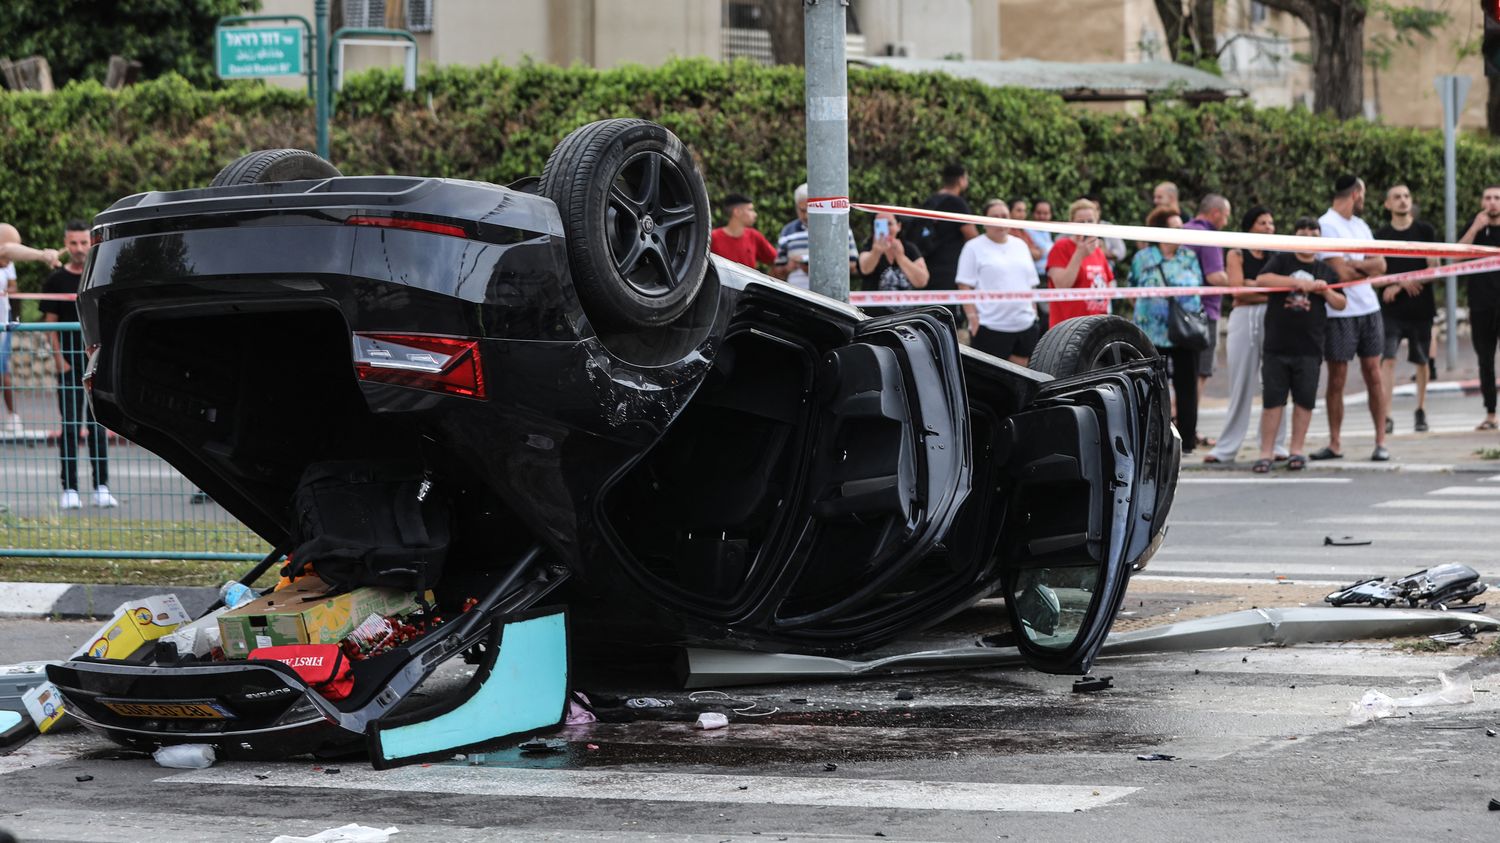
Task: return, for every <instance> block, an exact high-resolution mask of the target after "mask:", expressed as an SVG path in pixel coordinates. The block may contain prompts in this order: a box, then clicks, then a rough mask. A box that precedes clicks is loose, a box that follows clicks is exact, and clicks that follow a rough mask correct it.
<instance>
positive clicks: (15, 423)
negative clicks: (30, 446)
mask: <svg viewBox="0 0 1500 843" xmlns="http://www.w3.org/2000/svg"><path fill="white" fill-rule="evenodd" d="M5 435H6V436H13V437H15V438H17V439H20V438H22V437H24V436H25V435H26V426H25V425H23V424H21V416H20V415H18V414H16V413H11V414H10V418H9V419H6V421H5Z"/></svg>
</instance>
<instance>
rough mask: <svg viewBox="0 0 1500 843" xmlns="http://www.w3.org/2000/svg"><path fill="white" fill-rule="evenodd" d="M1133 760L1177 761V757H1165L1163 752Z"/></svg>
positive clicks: (1139, 756) (1138, 756)
mask: <svg viewBox="0 0 1500 843" xmlns="http://www.w3.org/2000/svg"><path fill="white" fill-rule="evenodd" d="M1135 760H1137V761H1176V760H1177V756H1175V755H1167V754H1166V753H1164V752H1153V753H1151V754H1150V755H1137V756H1136V757H1135Z"/></svg>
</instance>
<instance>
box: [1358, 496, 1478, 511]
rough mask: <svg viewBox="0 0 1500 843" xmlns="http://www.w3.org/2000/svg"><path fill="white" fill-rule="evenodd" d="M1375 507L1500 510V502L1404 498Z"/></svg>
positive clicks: (1381, 503) (1383, 502) (1384, 502)
mask: <svg viewBox="0 0 1500 843" xmlns="http://www.w3.org/2000/svg"><path fill="white" fill-rule="evenodd" d="M1374 506H1375V508H1376V509H1500V501H1465V500H1441V501H1435V500H1430V499H1427V498H1402V499H1398V500H1393V501H1381V502H1380V503H1377V504H1375V505H1374Z"/></svg>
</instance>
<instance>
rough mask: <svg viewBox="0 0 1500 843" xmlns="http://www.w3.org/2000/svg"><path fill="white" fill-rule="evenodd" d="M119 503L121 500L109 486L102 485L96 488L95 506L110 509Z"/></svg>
mask: <svg viewBox="0 0 1500 843" xmlns="http://www.w3.org/2000/svg"><path fill="white" fill-rule="evenodd" d="M119 505H120V502H119V501H117V500H115V496H114V495H111V494H110V493H109V487H108V486H103V485H101V486H99V487H98V488H96V489H95V490H94V506H97V507H100V508H102V509H109V508H111V507H116V506H119Z"/></svg>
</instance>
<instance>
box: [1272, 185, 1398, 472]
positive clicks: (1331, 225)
mask: <svg viewBox="0 0 1500 843" xmlns="http://www.w3.org/2000/svg"><path fill="white" fill-rule="evenodd" d="M1333 190H1334V193H1333V203H1332V207H1330V208H1329V209H1328V211H1327V212H1325V213H1324V214H1323V216H1322V217H1319V218H1318V223H1319V224H1320V225H1321V227H1322V231H1323V236H1325V237H1339V238H1353V239H1358V240H1370V239H1372V238H1373V237H1374V235H1373V234H1371V233H1370V227H1369V226H1368V225H1366V224H1365V221H1364V220H1362V219H1360V218H1359V214H1360V213H1361V212H1363V211H1364V209H1365V183H1364V182H1363V181H1360V179H1359V178H1358V177H1357V176H1352V175H1344V176H1339V177H1338V179H1337V180H1336V181H1335V182H1334V183H1333ZM1318 257H1319V258H1320V259H1321V260H1323V261H1324V262H1325V263H1327V264H1328V266H1329V268H1331V269H1332V270H1333V271H1334V272H1337V273H1338V276H1339V280H1340V281H1356V280H1358V279H1361V278H1369V277H1372V276H1375V275H1380V274H1381V273H1383V272H1385V258H1383V257H1381V256H1380V255H1370V256H1368V257H1366V256H1365V255H1363V254H1358V253H1356V254H1333V253H1325V254H1321V255H1319V256H1318ZM1343 293H1344V298H1345V299H1346V300H1347V302H1348V304H1347V305H1346V306H1345V307H1343V308H1342V309H1335V310H1334V312H1333V313H1330V314H1328V320H1329V321H1328V327H1327V336H1326V339H1325V342H1326V347H1325V348H1324V349H1323V356H1324V358H1325V359H1326V360H1327V361H1328V396H1327V397H1328V445H1327V447H1325V448H1323V449H1322V450H1321V451H1318V452H1317V453H1316V454H1313V455H1312V458H1313V459H1315V460H1336V459H1342V458H1343V456H1344V449H1343V444H1344V443H1343V440H1342V439H1341V438H1340V437H1341V434H1342V432H1343V431H1342V428H1343V424H1344V384H1345V383H1346V382H1347V381H1348V379H1349V360H1350V359H1351V358H1353V357H1356V356H1357V357H1359V370H1360V374H1361V375H1363V376H1364V379H1365V390H1366V392H1367V394H1368V395H1369V403H1370V418H1371V419H1373V420H1374V422H1375V450H1374V451H1372V452H1371V453H1370V459H1372V460H1375V461H1376V462H1384V461H1385V460H1388V459H1390V458H1391V452H1390V451H1388V450H1386V447H1385V387H1384V386H1382V385H1381V383H1380V355H1381V353H1382V352H1384V351H1385V325H1384V323H1383V322H1382V321H1381V318H1380V299H1379V297H1378V296H1376V295H1375V288H1373V287H1371V286H1370V285H1369V284H1356V285H1354V286H1352V287H1345V288H1344V290H1343ZM1293 421H1295V419H1293Z"/></svg>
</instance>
